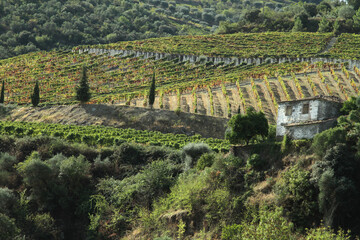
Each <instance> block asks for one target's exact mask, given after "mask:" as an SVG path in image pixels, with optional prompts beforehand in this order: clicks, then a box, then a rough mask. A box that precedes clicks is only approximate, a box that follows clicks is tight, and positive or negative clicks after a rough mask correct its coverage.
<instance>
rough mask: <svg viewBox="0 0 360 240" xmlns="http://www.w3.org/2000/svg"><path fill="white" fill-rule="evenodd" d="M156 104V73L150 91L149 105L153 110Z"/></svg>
mask: <svg viewBox="0 0 360 240" xmlns="http://www.w3.org/2000/svg"><path fill="white" fill-rule="evenodd" d="M154 102H155V72H154V74H153V77H152V82H151V85H150V90H149V105H150V108H151V109H152V108H153V105H154Z"/></svg>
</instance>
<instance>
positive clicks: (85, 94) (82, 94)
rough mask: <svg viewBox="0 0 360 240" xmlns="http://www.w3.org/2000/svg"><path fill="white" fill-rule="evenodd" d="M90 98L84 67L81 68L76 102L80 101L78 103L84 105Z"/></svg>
mask: <svg viewBox="0 0 360 240" xmlns="http://www.w3.org/2000/svg"><path fill="white" fill-rule="evenodd" d="M90 98H91V93H90V87H89V83H88V79H87V74H86V66H83V68H82V73H81V79H80V85H79V86H78V87H77V88H76V100H78V101H80V103H86V102H88V101H89V100H90Z"/></svg>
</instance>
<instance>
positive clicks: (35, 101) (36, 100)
mask: <svg viewBox="0 0 360 240" xmlns="http://www.w3.org/2000/svg"><path fill="white" fill-rule="evenodd" d="M31 103H32V105H33V106H34V107H37V106H38V105H39V103H40V90H39V82H38V81H36V83H35V87H34V91H33V94H31Z"/></svg>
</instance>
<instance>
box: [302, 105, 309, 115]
mask: <svg viewBox="0 0 360 240" xmlns="http://www.w3.org/2000/svg"><path fill="white" fill-rule="evenodd" d="M308 113H309V104H308V103H305V104H304V105H303V109H302V114H308Z"/></svg>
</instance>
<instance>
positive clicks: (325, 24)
mask: <svg viewBox="0 0 360 240" xmlns="http://www.w3.org/2000/svg"><path fill="white" fill-rule="evenodd" d="M329 24H330V23H329V21H328V20H327V19H326V17H325V16H324V17H322V19H321V21H320V23H319V29H318V32H321V33H325V32H329V28H330V27H329Z"/></svg>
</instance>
